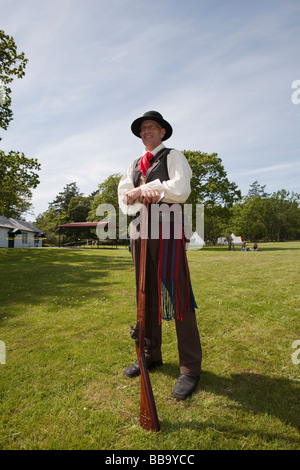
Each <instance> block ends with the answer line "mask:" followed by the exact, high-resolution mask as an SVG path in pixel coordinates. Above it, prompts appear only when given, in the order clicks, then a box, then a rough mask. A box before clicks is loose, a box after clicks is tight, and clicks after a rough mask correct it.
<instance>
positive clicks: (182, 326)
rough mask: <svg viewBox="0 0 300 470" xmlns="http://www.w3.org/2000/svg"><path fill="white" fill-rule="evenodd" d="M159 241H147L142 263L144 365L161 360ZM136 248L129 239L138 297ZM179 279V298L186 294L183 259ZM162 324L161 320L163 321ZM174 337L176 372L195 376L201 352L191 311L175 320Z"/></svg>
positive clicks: (138, 248) (136, 244) (134, 242)
mask: <svg viewBox="0 0 300 470" xmlns="http://www.w3.org/2000/svg"><path fill="white" fill-rule="evenodd" d="M159 244H160V242H159V240H151V239H148V240H147V260H146V330H145V336H146V338H148V339H149V340H150V347H149V349H148V350H147V351H146V352H145V355H146V359H147V361H148V362H150V363H151V362H156V361H159V360H161V359H162V352H161V344H162V333H161V325H160V324H159V310H158V309H159V306H158V303H159V301H158V260H159ZM140 246H141V240H140V238H138V239H137V240H133V239H131V253H132V257H133V262H134V267H135V275H136V286H137V295H138V282H139V270H140ZM180 266H181V269H180V276H182V282H180V286H181V295H182V297H184V296H186V295H187V292H186V289H185V286H186V283H185V282H184V276H185V272H184V269H183V268H184V266H185V264H184V258H183V255H182V260H181V261H180ZM163 321H164V320H163ZM175 322H176V334H177V346H178V353H179V365H180V373H181V374H185V375H191V376H197V375H199V374H200V370H201V360H202V349H201V342H200V336H199V332H198V327H197V321H196V315H195V312H184V319H183V320H177V319H175Z"/></svg>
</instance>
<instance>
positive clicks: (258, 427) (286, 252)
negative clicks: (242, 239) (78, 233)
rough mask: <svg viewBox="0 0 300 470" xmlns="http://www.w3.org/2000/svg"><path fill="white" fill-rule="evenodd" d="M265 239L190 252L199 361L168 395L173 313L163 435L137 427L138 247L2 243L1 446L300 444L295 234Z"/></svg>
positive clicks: (173, 369)
mask: <svg viewBox="0 0 300 470" xmlns="http://www.w3.org/2000/svg"><path fill="white" fill-rule="evenodd" d="M261 247H262V251H259V252H257V253H256V252H240V251H238V250H237V249H236V250H235V251H231V252H229V251H227V250H226V249H225V248H218V247H216V248H213V247H211V248H204V249H203V250H200V251H193V252H188V258H189V263H190V271H191V276H192V283H193V288H194V291H195V296H196V299H197V303H198V306H199V309H198V311H197V319H198V325H199V331H200V334H201V340H202V348H203V372H202V375H201V380H200V383H199V386H198V388H197V392H196V393H195V394H194V395H193V396H192V397H191V398H189V399H188V400H186V401H185V402H178V401H176V400H175V399H174V398H172V391H173V387H174V384H175V381H176V379H177V377H178V373H179V369H178V356H177V345H176V335H175V330H174V324H173V322H169V323H165V322H164V324H163V360H164V366H163V367H162V368H160V369H158V370H156V371H153V372H151V382H152V387H153V391H154V396H155V400H156V406H157V411H158V415H159V419H160V423H161V431H160V432H158V433H152V432H147V431H145V430H144V429H142V428H141V427H140V425H139V394H140V379H139V378H135V379H128V378H126V377H125V376H124V375H123V369H124V367H126V366H127V365H128V364H130V363H131V362H132V361H135V360H136V357H135V349H134V342H133V340H132V339H131V338H130V335H129V324H134V323H135V320H136V307H135V293H134V289H135V286H134V275H133V267H132V262H131V256H130V253H129V252H128V251H127V250H126V249H125V248H118V249H104V248H103V249H93V250H67V249H24V250H22V249H19V250H17V249H15V250H13V249H11V250H5V249H3V250H0V276H1V292H0V341H3V342H4V344H5V346H6V356H5V358H6V360H5V364H0V448H1V449H74V450H75V449H102V450H104V449H106V450H108V449H112V450H126V449H127V450H139V449H150V450H196V449H198V450H201V449H245V450H246V449H251V450H255V449H266V450H278V449H287V450H291V449H299V448H300V434H299V425H300V413H299V404H300V403H299V402H300V398H299V381H300V375H299V371H300V364H295V363H293V361H292V354H293V353H294V357H295V353H296V351H295V349H293V348H292V344H293V342H294V341H295V340H299V339H300V328H299V326H300V317H299V266H300V243H296V242H295V243H281V244H265V245H262V246H261ZM298 358H300V352H299V355H298ZM294 362H295V361H294Z"/></svg>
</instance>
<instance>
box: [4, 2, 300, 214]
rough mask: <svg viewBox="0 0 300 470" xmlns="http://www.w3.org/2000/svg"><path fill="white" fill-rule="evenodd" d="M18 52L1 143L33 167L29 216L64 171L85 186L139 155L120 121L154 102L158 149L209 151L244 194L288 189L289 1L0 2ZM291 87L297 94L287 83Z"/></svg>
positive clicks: (297, 10)
mask: <svg viewBox="0 0 300 470" xmlns="http://www.w3.org/2000/svg"><path fill="white" fill-rule="evenodd" d="M0 12H1V21H0V28H1V29H3V30H4V31H5V33H6V34H9V35H11V36H13V37H14V39H15V41H16V43H17V46H18V51H19V52H21V51H24V52H25V55H26V57H27V58H28V59H29V62H28V66H27V68H26V75H25V77H24V78H23V79H22V80H16V81H15V82H14V84H13V86H12V90H13V94H12V109H13V112H14V120H13V121H12V122H11V124H10V126H9V128H8V130H7V131H4V130H2V129H1V130H0V136H1V137H2V141H1V143H0V146H1V149H2V150H4V151H9V150H18V151H22V152H24V153H25V155H26V156H27V157H36V158H38V160H39V162H40V163H41V165H42V170H41V172H40V180H41V183H40V185H39V186H38V188H37V189H36V190H34V191H33V200H32V201H33V214H32V215H30V216H29V215H28V216H27V219H28V220H29V219H31V220H33V219H34V215H38V214H39V213H41V212H43V211H45V210H47V208H48V203H49V202H51V201H53V199H54V198H55V196H56V195H57V194H58V193H59V192H60V191H62V189H63V187H64V186H65V185H66V184H68V183H71V182H73V181H75V182H76V183H77V185H78V186H79V188H80V190H81V192H82V193H84V195H86V196H87V195H89V194H90V193H91V192H93V191H95V190H96V189H97V187H98V184H99V183H101V182H103V181H104V179H105V178H107V177H108V176H109V175H111V174H112V173H122V174H123V173H124V172H125V171H126V169H127V167H128V165H129V163H130V162H131V161H132V160H133V159H135V158H137V157H138V156H139V155H141V153H142V151H143V146H142V142H141V140H140V139H138V138H136V137H135V136H134V135H133V134H132V133H131V130H130V126H131V123H132V121H133V120H134V119H136V118H137V117H139V116H141V115H143V114H144V112H145V111H149V110H152V109H154V110H157V111H159V112H161V114H163V116H164V117H165V118H166V119H167V120H168V121H169V122H170V123H171V124H172V126H173V131H174V132H173V136H172V137H171V139H170V140H168V141H167V142H166V144H167V146H170V147H175V148H178V149H180V150H184V149H186V150H200V151H203V152H207V153H212V152H216V153H218V155H219V157H220V158H221V159H222V162H223V165H224V167H225V170H226V171H227V175H228V178H229V180H230V181H235V182H236V184H237V185H238V187H239V188H240V189H241V191H242V193H243V194H247V192H248V189H249V185H250V184H252V183H253V182H254V181H255V180H257V181H258V182H259V183H260V184H261V185H263V184H265V185H266V190H267V192H273V191H277V190H279V189H282V188H284V189H287V190H289V191H290V192H292V191H295V192H299V193H300V183H299V181H300V179H299V173H300V171H299V170H300V163H299V161H300V159H299V155H300V132H299V123H300V104H294V103H293V102H292V94H293V93H295V90H293V89H292V83H293V82H294V81H295V80H300V61H299V44H300V28H299V24H300V2H299V0H284V1H283V0H282V1H278V0H259V1H257V0H251V1H250V0H249V1H248V0H239V1H236V0H222V1H219V0H185V1H184V2H183V1H182V0H152V1H147V2H146V1H145V0H111V1H110V2H108V1H103V0H85V1H84V2H83V1H82V0H26V1H23V0H14V1H11V0H0ZM299 97H300V92H299Z"/></svg>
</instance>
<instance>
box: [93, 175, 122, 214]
mask: <svg viewBox="0 0 300 470" xmlns="http://www.w3.org/2000/svg"><path fill="white" fill-rule="evenodd" d="M121 177H122V175H121V174H120V173H114V174H112V175H110V176H109V177H108V178H106V180H104V181H103V183H100V184H99V185H98V191H97V193H96V194H95V197H94V200H93V202H92V204H91V209H90V213H89V216H88V220H89V221H96V220H99V217H98V216H97V208H98V206H99V205H100V204H111V205H112V206H113V207H114V208H115V210H116V212H117V211H118V207H119V201H118V185H119V181H120V179H121Z"/></svg>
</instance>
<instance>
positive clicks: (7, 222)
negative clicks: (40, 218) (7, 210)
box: [0, 215, 43, 234]
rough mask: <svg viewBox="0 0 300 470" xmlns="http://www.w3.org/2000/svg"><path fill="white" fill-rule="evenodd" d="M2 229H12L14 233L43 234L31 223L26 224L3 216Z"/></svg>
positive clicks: (0, 221) (0, 220) (1, 219)
mask: <svg viewBox="0 0 300 470" xmlns="http://www.w3.org/2000/svg"><path fill="white" fill-rule="evenodd" d="M0 227H3V228H7V229H10V230H11V231H12V232H16V231H18V230H21V231H23V232H33V233H35V234H42V233H43V232H42V231H41V230H40V229H39V228H38V227H36V226H35V225H33V224H32V223H30V222H26V221H25V220H16V219H8V218H7V217H4V216H2V215H0Z"/></svg>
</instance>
